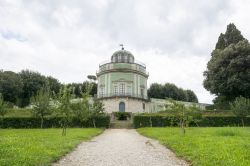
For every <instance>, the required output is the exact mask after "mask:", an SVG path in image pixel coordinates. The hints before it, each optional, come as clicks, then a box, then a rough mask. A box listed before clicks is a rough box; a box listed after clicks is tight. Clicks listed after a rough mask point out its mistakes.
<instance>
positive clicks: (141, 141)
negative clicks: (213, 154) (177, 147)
mask: <svg viewBox="0 0 250 166" xmlns="http://www.w3.org/2000/svg"><path fill="white" fill-rule="evenodd" d="M53 165H54V166H80V165H83V166H187V165H188V163H187V162H186V161H184V160H182V159H179V158H177V157H176V156H175V154H174V153H173V152H172V151H170V150H169V149H167V148H165V147H164V146H162V145H160V144H159V143H158V142H157V141H155V140H152V139H149V138H146V137H144V136H142V135H140V134H138V133H137V132H136V130H134V129H130V130H129V129H108V130H105V131H104V133H103V134H101V135H99V136H97V137H95V138H94V139H92V140H91V141H89V142H83V143H81V144H80V145H79V146H78V147H77V148H76V149H75V150H74V151H73V152H71V153H69V154H68V155H66V156H65V157H63V158H62V159H61V160H59V161H58V162H57V163H55V164H53Z"/></svg>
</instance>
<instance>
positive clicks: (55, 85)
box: [46, 76, 62, 97]
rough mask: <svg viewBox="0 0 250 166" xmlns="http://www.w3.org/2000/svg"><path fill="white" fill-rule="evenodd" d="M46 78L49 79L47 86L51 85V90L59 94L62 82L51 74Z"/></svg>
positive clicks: (54, 93)
mask: <svg viewBox="0 0 250 166" xmlns="http://www.w3.org/2000/svg"><path fill="white" fill-rule="evenodd" d="M46 79H47V86H48V87H49V90H50V92H51V93H52V94H53V95H56V94H58V93H59V92H60V89H61V87H62V84H61V83H60V82H59V81H58V80H57V79H56V78H53V77H51V76H48V77H46ZM51 97H53V96H51Z"/></svg>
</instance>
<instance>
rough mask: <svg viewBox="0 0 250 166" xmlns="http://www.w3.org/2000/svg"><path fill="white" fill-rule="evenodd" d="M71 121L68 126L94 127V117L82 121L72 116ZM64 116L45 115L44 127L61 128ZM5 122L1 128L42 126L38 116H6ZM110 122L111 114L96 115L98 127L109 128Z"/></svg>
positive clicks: (0, 125)
mask: <svg viewBox="0 0 250 166" xmlns="http://www.w3.org/2000/svg"><path fill="white" fill-rule="evenodd" d="M71 119H72V120H71V121H69V122H68V123H67V127H94V126H93V122H92V119H91V118H89V119H87V120H85V121H82V120H81V119H80V118H79V117H76V116H72V117H71ZM63 120H64V118H63V117H60V116H56V117H45V118H44V121H43V128H54V127H56V128H60V127H62V124H61V123H62V121H63ZM3 121H4V123H2V124H0V128H40V127H41V120H40V118H37V117H7V116H6V117H4V118H3ZM109 124H110V116H108V115H99V116H97V117H95V125H96V127H102V128H108V127H109Z"/></svg>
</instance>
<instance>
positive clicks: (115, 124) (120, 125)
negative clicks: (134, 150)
mask: <svg viewBox="0 0 250 166" xmlns="http://www.w3.org/2000/svg"><path fill="white" fill-rule="evenodd" d="M133 127H134V126H133V122H132V120H113V121H111V122H110V128H113V129H132V128H133Z"/></svg>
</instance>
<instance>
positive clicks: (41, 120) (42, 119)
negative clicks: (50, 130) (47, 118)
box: [41, 117, 43, 129]
mask: <svg viewBox="0 0 250 166" xmlns="http://www.w3.org/2000/svg"><path fill="white" fill-rule="evenodd" d="M42 128H43V117H41V129H42Z"/></svg>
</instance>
